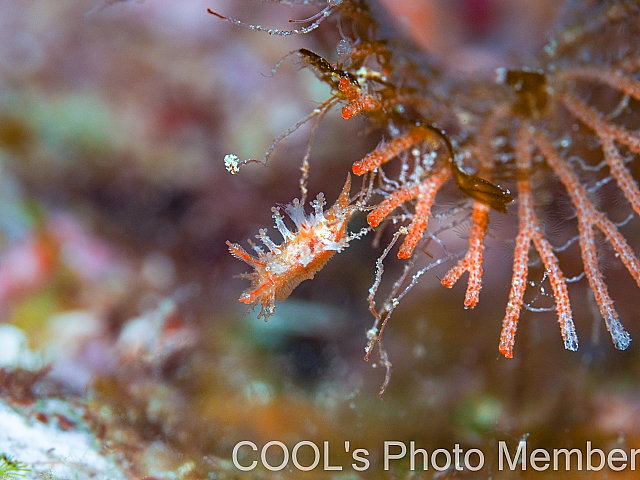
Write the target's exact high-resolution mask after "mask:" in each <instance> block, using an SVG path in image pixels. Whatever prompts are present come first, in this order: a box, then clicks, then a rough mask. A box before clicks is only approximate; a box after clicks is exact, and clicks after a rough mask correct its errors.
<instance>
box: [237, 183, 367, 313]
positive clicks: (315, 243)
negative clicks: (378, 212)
mask: <svg viewBox="0 0 640 480" xmlns="http://www.w3.org/2000/svg"><path fill="white" fill-rule="evenodd" d="M350 190H351V178H350V177H349V176H348V177H347V181H346V182H345V184H344V187H343V188H342V192H341V193H340V196H339V197H338V200H336V203H335V204H334V205H333V206H332V207H331V208H329V210H327V211H326V212H325V211H324V210H323V207H324V205H325V201H324V195H323V194H322V193H319V194H318V196H317V197H316V200H314V201H313V202H311V205H312V207H313V210H314V211H313V212H312V213H310V214H308V215H307V214H306V212H305V211H304V204H303V203H300V201H299V200H298V199H297V198H296V199H294V200H293V202H292V203H290V204H288V205H287V206H285V207H284V210H285V212H286V213H287V215H288V216H289V218H291V220H292V221H293V223H294V224H295V226H296V229H297V230H296V231H295V232H292V231H290V230H289V229H288V228H287V226H286V225H285V223H284V221H283V219H282V216H281V215H280V209H279V208H277V207H273V208H272V209H271V211H272V212H273V218H274V219H275V222H276V228H277V229H278V230H279V231H280V234H281V235H282V237H283V239H284V241H283V242H282V244H281V245H276V244H275V243H274V242H273V241H272V240H271V239H270V238H269V236H268V235H267V230H266V229H264V228H263V229H261V230H260V232H259V234H258V235H256V238H258V239H260V240H261V241H262V243H263V244H264V245H265V246H266V247H267V248H268V249H269V251H268V252H265V251H264V250H263V249H262V248H260V247H259V246H257V245H255V244H254V243H253V242H251V241H250V240H249V244H250V245H251V247H252V248H253V249H254V250H255V252H256V253H257V255H258V256H257V257H255V256H253V255H250V254H248V253H247V252H246V251H245V250H244V249H243V248H242V247H241V246H240V245H238V244H237V243H231V242H229V241H227V245H228V246H229V252H231V255H233V256H234V257H236V258H237V259H238V260H242V261H243V262H245V263H247V264H248V265H250V266H251V267H253V268H254V271H253V272H251V273H244V274H242V275H239V276H240V277H243V278H248V279H249V280H251V286H250V287H249V288H248V289H247V290H245V292H244V293H243V294H242V295H241V296H240V298H239V301H240V302H242V303H246V304H248V305H249V306H250V307H249V309H253V308H254V307H255V306H256V305H257V304H258V303H261V304H262V311H261V312H260V314H259V315H258V318H260V317H264V319H265V321H266V320H268V318H269V317H270V316H271V315H273V313H274V311H275V301H276V300H278V301H283V300H285V299H286V298H287V297H288V296H289V295H290V294H291V292H292V291H293V290H294V289H295V288H296V287H297V286H298V285H299V284H300V283H301V282H303V281H304V280H310V279H312V278H313V277H314V276H315V274H316V273H317V272H318V271H319V270H320V269H322V267H324V265H325V264H326V263H327V261H328V260H329V259H330V258H331V257H332V256H333V255H334V254H335V253H336V252H340V251H341V250H342V249H344V248H346V247H347V246H348V244H349V240H350V239H351V238H350V237H349V234H348V232H347V223H348V221H349V218H350V217H351V215H352V214H353V213H354V212H355V211H356V210H357V209H358V207H357V206H355V205H350V200H349V192H350ZM354 238H355V237H354Z"/></svg>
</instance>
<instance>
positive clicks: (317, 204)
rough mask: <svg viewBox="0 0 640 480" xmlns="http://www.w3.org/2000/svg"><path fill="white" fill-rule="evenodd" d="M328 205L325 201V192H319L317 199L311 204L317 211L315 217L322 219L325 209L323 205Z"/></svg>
mask: <svg viewBox="0 0 640 480" xmlns="http://www.w3.org/2000/svg"><path fill="white" fill-rule="evenodd" d="M325 205H326V203H325V201H324V194H323V193H322V192H320V193H319V194H318V196H317V197H316V199H315V200H314V201H313V202H311V206H312V207H313V210H314V211H315V217H316V221H317V220H322V219H323V218H324V209H323V207H324V206H325Z"/></svg>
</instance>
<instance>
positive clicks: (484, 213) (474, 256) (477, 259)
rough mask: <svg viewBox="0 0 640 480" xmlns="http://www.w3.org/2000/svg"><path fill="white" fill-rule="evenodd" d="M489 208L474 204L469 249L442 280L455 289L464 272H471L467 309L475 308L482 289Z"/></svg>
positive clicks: (466, 296) (443, 283)
mask: <svg viewBox="0 0 640 480" xmlns="http://www.w3.org/2000/svg"><path fill="white" fill-rule="evenodd" d="M488 213H489V207H487V206H486V205H485V204H483V203H480V202H474V204H473V212H472V214H471V233H470V235H469V249H468V250H467V253H466V254H465V256H464V258H462V259H461V260H460V261H459V262H458V264H457V265H456V266H455V267H453V268H451V270H449V271H448V272H447V274H446V275H445V276H444V278H443V279H442V280H441V283H442V285H444V286H445V287H447V288H451V287H453V285H454V284H455V283H456V282H457V281H458V279H459V278H460V276H461V275H462V274H463V273H464V272H469V282H468V284H467V293H466V294H465V298H464V306H465V308H473V307H475V306H476V304H477V303H478V299H479V297H480V289H481V288H482V252H483V250H484V235H485V232H486V231H487V224H488Z"/></svg>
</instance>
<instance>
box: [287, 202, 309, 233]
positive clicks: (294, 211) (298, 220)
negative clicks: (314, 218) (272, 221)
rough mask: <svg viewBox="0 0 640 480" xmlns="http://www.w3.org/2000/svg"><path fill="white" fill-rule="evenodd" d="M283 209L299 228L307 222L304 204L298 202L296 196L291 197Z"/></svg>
mask: <svg viewBox="0 0 640 480" xmlns="http://www.w3.org/2000/svg"><path fill="white" fill-rule="evenodd" d="M285 211H286V212H287V215H289V218H291V220H293V223H295V224H296V228H297V229H298V230H300V229H301V228H302V226H303V225H305V223H306V222H307V216H306V215H305V213H304V204H302V203H300V200H298V199H297V198H294V199H293V202H292V203H290V204H289V205H287V206H286V207H285Z"/></svg>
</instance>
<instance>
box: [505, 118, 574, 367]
mask: <svg viewBox="0 0 640 480" xmlns="http://www.w3.org/2000/svg"><path fill="white" fill-rule="evenodd" d="M531 133H532V132H531V130H530V128H528V127H522V128H521V129H520V135H519V138H518V143H517V145H516V162H517V168H518V171H519V172H520V177H521V179H520V180H519V181H518V203H519V207H518V216H519V219H520V222H519V227H518V236H517V238H516V247H515V250H514V260H513V278H512V280H511V290H510V292H509V302H508V303H507V310H506V313H505V317H504V320H503V321H502V333H501V334H500V346H499V349H500V352H501V353H502V354H503V355H504V356H505V357H507V358H511V357H512V356H513V345H514V342H515V334H516V329H517V327H518V319H519V317H520V312H521V309H522V304H523V299H524V293H525V290H526V287H527V274H528V271H529V248H530V246H531V243H532V242H533V245H534V246H535V248H536V250H538V252H539V254H540V258H541V260H542V263H543V265H544V267H545V271H546V273H547V275H548V276H549V282H550V283H551V288H552V289H553V295H554V298H555V302H556V312H557V314H558V323H559V324H560V332H561V334H562V338H563V340H564V345H565V348H566V349H568V350H577V348H578V337H577V335H576V332H575V327H574V324H573V316H572V313H571V305H570V302H569V293H568V290H567V285H566V282H565V279H564V275H563V273H562V270H560V266H559V264H558V259H557V257H556V255H555V254H554V253H553V249H552V247H551V244H550V243H549V242H548V240H547V239H546V238H545V237H544V235H543V233H542V230H541V228H540V222H539V221H538V218H537V216H536V213H535V210H534V202H533V194H532V188H531V181H530V174H531V142H532V135H531Z"/></svg>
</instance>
